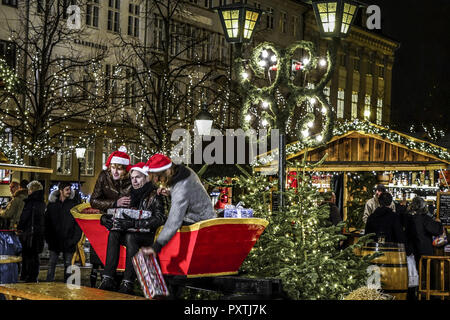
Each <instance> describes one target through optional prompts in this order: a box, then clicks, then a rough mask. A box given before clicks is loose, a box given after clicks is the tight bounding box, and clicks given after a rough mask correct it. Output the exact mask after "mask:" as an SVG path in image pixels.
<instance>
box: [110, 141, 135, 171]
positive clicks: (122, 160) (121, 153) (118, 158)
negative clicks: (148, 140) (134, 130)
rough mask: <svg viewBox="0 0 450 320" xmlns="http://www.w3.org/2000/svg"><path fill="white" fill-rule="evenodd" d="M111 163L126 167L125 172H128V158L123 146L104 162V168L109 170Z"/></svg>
mask: <svg viewBox="0 0 450 320" xmlns="http://www.w3.org/2000/svg"><path fill="white" fill-rule="evenodd" d="M113 163H116V164H121V165H123V166H125V167H126V170H127V171H129V170H130V156H129V155H128V154H127V148H126V147H125V146H121V147H120V148H119V150H117V151H114V152H113V153H111V154H110V155H109V157H108V160H106V163H105V166H106V167H107V168H109V166H110V165H111V164H113Z"/></svg>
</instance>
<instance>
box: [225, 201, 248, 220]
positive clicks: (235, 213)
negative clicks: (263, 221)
mask: <svg viewBox="0 0 450 320" xmlns="http://www.w3.org/2000/svg"><path fill="white" fill-rule="evenodd" d="M223 217H224V218H252V217H253V209H246V208H244V207H243V203H241V202H239V203H238V204H237V205H236V206H233V205H226V206H225V210H224V212H223Z"/></svg>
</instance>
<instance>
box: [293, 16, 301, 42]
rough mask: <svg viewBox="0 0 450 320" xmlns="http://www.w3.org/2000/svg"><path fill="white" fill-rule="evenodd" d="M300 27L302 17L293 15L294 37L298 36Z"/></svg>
mask: <svg viewBox="0 0 450 320" xmlns="http://www.w3.org/2000/svg"><path fill="white" fill-rule="evenodd" d="M299 27H300V19H299V17H296V16H293V17H292V35H293V36H294V38H296V37H298V29H299Z"/></svg>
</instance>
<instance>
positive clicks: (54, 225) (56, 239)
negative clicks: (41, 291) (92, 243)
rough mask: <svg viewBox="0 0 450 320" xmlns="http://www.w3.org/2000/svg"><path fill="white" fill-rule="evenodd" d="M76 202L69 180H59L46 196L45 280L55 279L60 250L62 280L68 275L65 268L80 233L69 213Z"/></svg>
mask: <svg viewBox="0 0 450 320" xmlns="http://www.w3.org/2000/svg"><path fill="white" fill-rule="evenodd" d="M77 204H78V201H77V199H76V197H75V191H74V190H73V189H72V187H71V184H70V183H69V182H60V183H59V185H58V190H55V191H53V192H52V193H51V194H50V196H49V198H48V205H47V211H46V212H45V240H46V241H47V244H48V250H49V251H50V259H49V268H48V271H47V281H54V280H55V268H56V263H57V261H58V257H59V254H60V253H61V252H62V254H63V258H64V281H66V280H67V278H68V276H69V274H68V273H67V268H68V267H69V266H70V264H71V262H72V257H73V254H74V252H75V250H76V247H77V243H78V241H80V238H81V235H82V231H81V229H80V227H79V226H78V224H77V223H76V221H75V219H74V218H73V216H72V214H71V213H70V209H72V208H73V207H74V206H76V205H77Z"/></svg>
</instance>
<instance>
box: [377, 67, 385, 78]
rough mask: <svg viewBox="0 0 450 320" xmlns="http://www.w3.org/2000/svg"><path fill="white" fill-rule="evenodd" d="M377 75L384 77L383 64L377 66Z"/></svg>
mask: <svg viewBox="0 0 450 320" xmlns="http://www.w3.org/2000/svg"><path fill="white" fill-rule="evenodd" d="M378 76H379V77H380V78H384V66H378Z"/></svg>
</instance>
